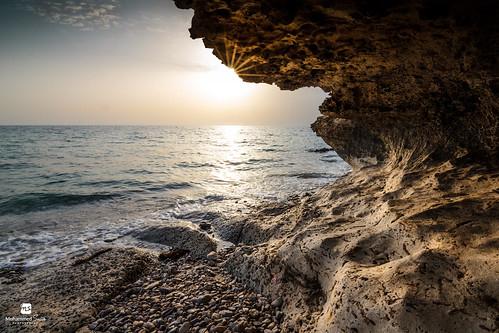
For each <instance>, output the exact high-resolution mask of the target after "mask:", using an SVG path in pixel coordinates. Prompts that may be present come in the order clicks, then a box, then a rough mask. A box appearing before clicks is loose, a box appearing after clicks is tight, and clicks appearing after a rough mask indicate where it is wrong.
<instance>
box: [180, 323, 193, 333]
mask: <svg viewBox="0 0 499 333" xmlns="http://www.w3.org/2000/svg"><path fill="white" fill-rule="evenodd" d="M191 326H192V325H191V323H189V322H186V323H184V324H183V325H182V326H180V329H179V330H178V333H187V332H189V329H190V328H191Z"/></svg>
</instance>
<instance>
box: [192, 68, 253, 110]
mask: <svg viewBox="0 0 499 333" xmlns="http://www.w3.org/2000/svg"><path fill="white" fill-rule="evenodd" d="M193 82H194V83H193V84H194V85H195V86H196V87H195V88H196V92H197V93H199V94H200V95H201V96H200V97H202V98H204V99H206V100H208V101H210V102H215V103H233V102H237V101H239V100H240V99H242V98H244V97H247V96H248V95H249V94H250V93H251V92H252V91H253V89H254V86H255V84H252V83H246V82H244V81H243V80H242V79H241V78H240V77H239V76H237V74H236V72H235V71H234V70H233V69H231V68H228V67H226V66H224V65H222V64H219V66H216V68H213V69H211V70H210V71H207V72H204V73H198V74H196V80H193Z"/></svg>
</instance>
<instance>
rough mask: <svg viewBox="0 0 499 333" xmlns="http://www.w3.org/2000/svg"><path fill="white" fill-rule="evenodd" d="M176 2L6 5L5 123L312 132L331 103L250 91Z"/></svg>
mask: <svg viewBox="0 0 499 333" xmlns="http://www.w3.org/2000/svg"><path fill="white" fill-rule="evenodd" d="M192 15H193V12H192V11H188V10H180V9H177V8H176V7H175V5H174V4H173V1H169V0H141V1H136V0H83V1H77V0H73V1H61V0H3V1H1V2H0V124H2V125H11V124H29V125H49V124H53V125H231V124H232V125H286V126H288V125H308V124H310V123H311V122H313V121H314V120H315V118H316V117H317V116H318V111H317V110H318V108H317V107H318V105H320V104H321V102H322V101H323V100H324V98H325V96H326V94H325V93H324V92H322V91H321V90H320V89H319V88H302V89H299V90H297V91H294V92H289V91H281V90H279V88H277V87H275V86H270V85H265V84H254V83H245V82H243V81H242V80H241V79H239V78H238V77H237V76H236V74H235V73H234V72H232V71H231V70H229V69H228V68H226V67H225V66H224V65H222V63H221V62H220V61H219V60H218V59H217V58H216V57H215V56H214V55H212V53H211V52H212V50H209V49H205V48H204V46H203V43H202V41H201V40H192V39H190V37H189V32H188V28H189V27H190V21H191V18H192Z"/></svg>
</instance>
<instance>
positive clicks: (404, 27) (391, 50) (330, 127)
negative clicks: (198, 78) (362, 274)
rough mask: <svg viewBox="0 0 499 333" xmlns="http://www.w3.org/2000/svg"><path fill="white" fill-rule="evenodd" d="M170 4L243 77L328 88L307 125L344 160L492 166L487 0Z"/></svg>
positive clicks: (491, 16) (498, 53)
mask: <svg viewBox="0 0 499 333" xmlns="http://www.w3.org/2000/svg"><path fill="white" fill-rule="evenodd" d="M175 3H176V4H177V6H178V7H179V8H184V9H187V8H193V9H194V17H193V19H192V27H191V29H190V32H191V37H192V38H202V39H203V42H204V44H205V46H206V47H208V48H212V49H213V50H214V51H213V54H214V55H215V56H217V57H218V58H220V60H222V62H223V63H224V64H226V65H228V66H230V67H233V68H235V70H236V72H237V73H238V74H239V75H240V76H241V78H242V79H243V80H245V81H248V82H258V83H268V84H276V85H277V86H279V87H280V88H281V89H286V90H294V89H298V88H301V87H305V86H314V87H320V88H322V89H323V90H324V91H325V92H327V93H329V97H328V98H327V99H326V100H325V101H324V103H323V104H322V105H321V107H320V111H321V113H322V115H321V116H320V117H319V118H318V120H317V121H316V122H315V123H314V124H313V125H312V128H313V129H314V131H315V132H316V133H317V134H318V135H319V136H321V137H322V138H323V139H324V140H325V141H326V143H328V144H329V145H331V146H332V147H333V148H334V149H335V150H336V151H337V152H338V154H339V155H340V156H341V157H342V158H343V159H345V160H346V161H347V162H349V163H350V164H352V165H353V166H359V167H361V166H364V165H370V164H373V163H375V164H386V163H387V162H389V161H391V162H393V161H397V160H400V159H401V158H402V156H401V155H404V156H406V155H407V154H408V152H410V154H412V155H413V162H414V163H422V162H424V161H434V160H455V159H458V158H463V157H466V158H467V159H470V160H473V161H475V162H476V161H478V162H481V163H485V164H490V165H493V166H494V165H497V162H498V159H497V153H496V151H497V145H498V141H499V139H498V122H499V120H498V119H499V115H498V114H499V111H498V110H499V97H498V91H497V90H498V89H497V86H498V85H499V84H498V83H497V82H498V79H497V78H498V74H499V61H498V59H499V4H498V3H497V2H496V1H489V0H483V1H478V2H471V1H464V0H462V1H448V0H442V1H424V0H405V1H394V0H386V1H377V2H369V1H360V0H342V1H320V0H295V1H281V0H263V1H242V0H235V1H228V0H225V1H224V0H211V1H201V0H176V1H175ZM423 160H424V161H423Z"/></svg>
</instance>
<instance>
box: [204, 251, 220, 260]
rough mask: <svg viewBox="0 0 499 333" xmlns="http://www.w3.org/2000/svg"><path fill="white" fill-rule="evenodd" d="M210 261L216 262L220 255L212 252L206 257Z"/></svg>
mask: <svg viewBox="0 0 499 333" xmlns="http://www.w3.org/2000/svg"><path fill="white" fill-rule="evenodd" d="M206 258H207V259H208V260H216V259H217V258H218V254H217V253H216V252H215V251H211V252H210V253H208V254H207V255H206Z"/></svg>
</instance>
